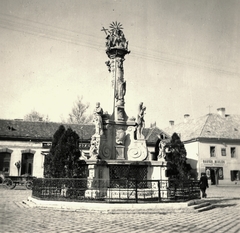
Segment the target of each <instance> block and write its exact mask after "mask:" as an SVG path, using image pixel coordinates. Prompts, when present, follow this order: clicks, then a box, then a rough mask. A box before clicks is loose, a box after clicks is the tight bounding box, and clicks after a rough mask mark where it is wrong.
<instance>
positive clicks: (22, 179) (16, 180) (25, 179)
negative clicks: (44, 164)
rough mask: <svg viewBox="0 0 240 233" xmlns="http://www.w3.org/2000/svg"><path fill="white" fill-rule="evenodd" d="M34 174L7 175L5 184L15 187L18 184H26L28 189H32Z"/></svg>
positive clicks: (11, 187)
mask: <svg viewBox="0 0 240 233" xmlns="http://www.w3.org/2000/svg"><path fill="white" fill-rule="evenodd" d="M34 178H36V177H34V176H5V177H4V180H3V184H5V185H6V186H7V187H8V188H10V189H14V188H15V187H16V185H24V186H26V188H27V189H32V185H33V179H34Z"/></svg>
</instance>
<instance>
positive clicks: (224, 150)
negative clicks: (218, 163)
mask: <svg viewBox="0 0 240 233" xmlns="http://www.w3.org/2000/svg"><path fill="white" fill-rule="evenodd" d="M221 154H222V156H226V148H222V149H221Z"/></svg>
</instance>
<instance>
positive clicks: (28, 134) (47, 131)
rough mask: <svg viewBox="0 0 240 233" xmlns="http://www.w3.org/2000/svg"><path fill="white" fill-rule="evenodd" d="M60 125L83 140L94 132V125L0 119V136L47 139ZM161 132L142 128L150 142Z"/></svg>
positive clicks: (153, 141)
mask: <svg viewBox="0 0 240 233" xmlns="http://www.w3.org/2000/svg"><path fill="white" fill-rule="evenodd" d="M60 125H64V126H65V128H66V129H67V128H68V127H71V128H72V130H74V131H75V132H76V133H77V134H78V135H79V137H80V138H82V139H85V140H90V139H91V136H92V135H93V134H94V133H95V126H94V125H85V124H84V125H80V124H62V123H56V122H30V121H22V120H1V119H0V138H7V139H28V140H30V139H31V140H46V141H49V140H52V136H53V134H54V133H55V132H56V130H57V129H58V127H59V126H60ZM161 133H163V131H162V130H160V129H159V128H157V127H154V128H145V129H144V130H143V134H144V136H145V138H146V140H147V142H148V143H150V144H155V143H156V141H157V139H158V138H157V135H158V134H161ZM164 134H165V133H164ZM165 135H166V134H165Z"/></svg>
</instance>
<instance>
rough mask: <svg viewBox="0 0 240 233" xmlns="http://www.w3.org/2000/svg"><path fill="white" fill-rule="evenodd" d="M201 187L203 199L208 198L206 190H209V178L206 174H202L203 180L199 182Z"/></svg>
mask: <svg viewBox="0 0 240 233" xmlns="http://www.w3.org/2000/svg"><path fill="white" fill-rule="evenodd" d="M199 186H200V190H201V192H202V198H206V197H207V194H206V189H207V188H208V178H207V176H206V173H201V178H200V180H199Z"/></svg>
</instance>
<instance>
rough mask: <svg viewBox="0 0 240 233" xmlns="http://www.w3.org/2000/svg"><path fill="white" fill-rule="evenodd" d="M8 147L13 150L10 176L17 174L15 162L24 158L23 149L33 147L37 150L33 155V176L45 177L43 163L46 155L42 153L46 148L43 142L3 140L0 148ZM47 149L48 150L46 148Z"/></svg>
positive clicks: (32, 148)
mask: <svg viewBox="0 0 240 233" xmlns="http://www.w3.org/2000/svg"><path fill="white" fill-rule="evenodd" d="M3 148H8V149H11V150H13V152H12V154H11V159H10V170H9V175H10V176H17V175H18V170H17V167H16V166H15V163H16V162H18V161H19V160H20V161H21V160H22V151H23V150H27V149H31V150H32V151H35V153H34V157H33V176H36V177H43V163H44V155H42V154H41V152H42V151H44V149H43V148H42V143H41V142H31V141H27V142H19V141H17V142H16V141H1V142H0V149H3ZM45 151H46V150H45Z"/></svg>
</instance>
